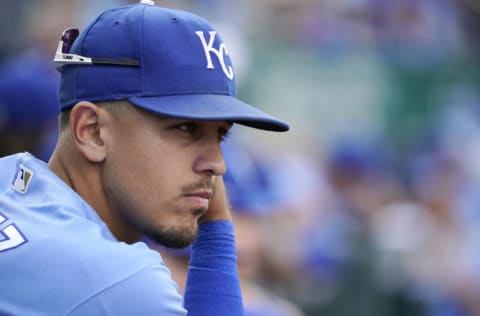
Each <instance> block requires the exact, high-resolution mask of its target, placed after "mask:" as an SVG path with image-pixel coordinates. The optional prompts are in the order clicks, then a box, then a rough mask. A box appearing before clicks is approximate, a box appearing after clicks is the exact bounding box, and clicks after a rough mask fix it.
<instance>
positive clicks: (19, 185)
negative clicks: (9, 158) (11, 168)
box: [12, 165, 33, 194]
mask: <svg viewBox="0 0 480 316" xmlns="http://www.w3.org/2000/svg"><path fill="white" fill-rule="evenodd" d="M32 177H33V171H32V170H30V169H28V168H27V167H25V166H24V165H20V166H19V167H18V170H17V172H16V174H15V179H14V180H13V182H12V188H13V189H14V190H15V191H17V192H19V193H22V194H25V193H27V190H28V186H29V185H30V182H32Z"/></svg>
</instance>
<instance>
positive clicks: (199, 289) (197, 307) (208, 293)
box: [184, 221, 243, 316]
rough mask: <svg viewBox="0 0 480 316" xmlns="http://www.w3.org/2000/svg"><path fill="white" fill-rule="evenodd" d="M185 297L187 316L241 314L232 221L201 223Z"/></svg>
mask: <svg viewBox="0 0 480 316" xmlns="http://www.w3.org/2000/svg"><path fill="white" fill-rule="evenodd" d="M184 300H185V301H184V306H185V308H186V309H187V310H188V315H189V316H197V315H198V316H205V315H209V316H216V315H222V316H223V315H229V316H237V315H238V316H240V315H243V303H242V295H241V291H240V281H239V278H238V270H237V255H236V251H235V236H234V228H233V223H232V222H230V221H215V222H208V223H204V224H201V225H200V227H199V234H198V237H197V240H196V241H195V243H194V244H193V246H192V254H191V259H190V267H189V269H188V277H187V286H186V291H185V297H184Z"/></svg>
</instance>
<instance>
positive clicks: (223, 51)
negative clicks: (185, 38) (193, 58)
mask: <svg viewBox="0 0 480 316" xmlns="http://www.w3.org/2000/svg"><path fill="white" fill-rule="evenodd" d="M195 34H197V36H198V37H199V38H200V42H201V43H202V46H203V50H204V52H205V57H206V59H207V69H215V67H214V66H213V63H212V55H211V53H214V54H215V55H216V56H217V58H218V61H219V62H220V65H221V66H222V70H223V73H224V74H225V76H226V77H227V78H228V79H230V80H233V68H232V66H231V65H228V66H227V65H225V56H228V50H227V47H226V46H225V44H224V43H223V42H222V43H221V44H220V47H219V48H218V49H216V48H215V47H213V44H214V43H215V37H216V36H217V32H216V31H210V32H208V34H209V36H210V38H209V40H208V43H207V41H206V39H205V34H204V33H203V32H202V31H197V32H195Z"/></svg>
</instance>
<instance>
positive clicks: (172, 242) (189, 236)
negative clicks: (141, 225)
mask: <svg viewBox="0 0 480 316" xmlns="http://www.w3.org/2000/svg"><path fill="white" fill-rule="evenodd" d="M197 233H198V226H196V227H195V228H193V229H190V230H189V229H181V230H180V229H178V230H177V229H172V228H169V229H156V230H147V231H145V236H147V237H148V238H150V239H151V240H153V241H154V242H156V243H158V244H160V245H162V246H165V247H168V248H173V249H181V248H185V247H188V246H190V245H191V244H192V243H193V242H194V241H195V239H196V238H197Z"/></svg>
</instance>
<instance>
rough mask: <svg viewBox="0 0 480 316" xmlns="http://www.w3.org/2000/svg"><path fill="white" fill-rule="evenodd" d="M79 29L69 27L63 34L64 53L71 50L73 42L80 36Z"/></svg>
mask: <svg viewBox="0 0 480 316" xmlns="http://www.w3.org/2000/svg"><path fill="white" fill-rule="evenodd" d="M78 34H79V31H78V29H67V30H65V31H64V32H63V34H62V42H63V46H62V53H64V54H68V53H69V52H70V48H71V47H72V44H73V42H74V41H75V39H76V38H77V37H78Z"/></svg>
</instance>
